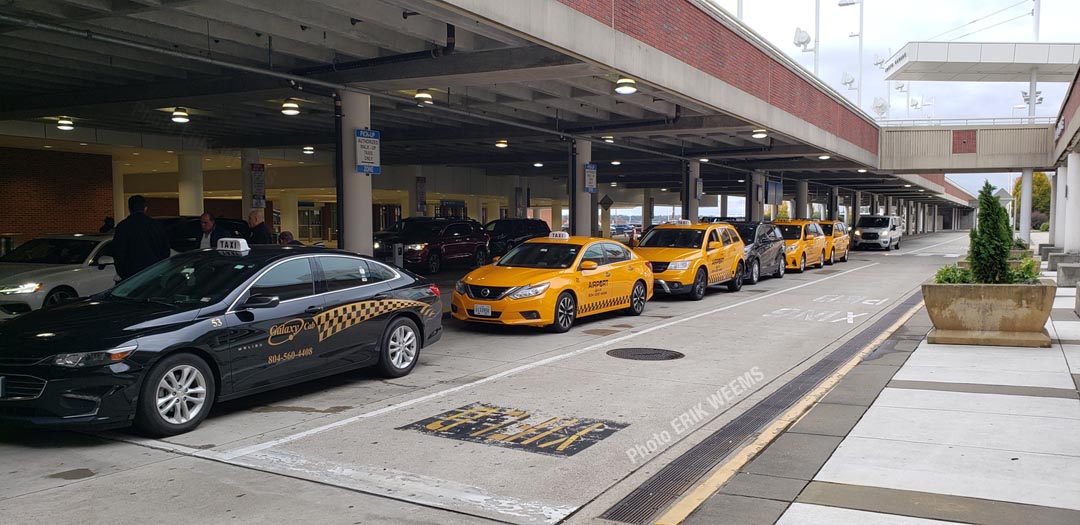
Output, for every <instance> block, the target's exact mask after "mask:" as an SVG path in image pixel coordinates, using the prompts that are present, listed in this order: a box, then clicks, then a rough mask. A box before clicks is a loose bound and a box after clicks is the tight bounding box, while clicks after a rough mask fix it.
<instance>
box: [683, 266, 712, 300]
mask: <svg viewBox="0 0 1080 525" xmlns="http://www.w3.org/2000/svg"><path fill="white" fill-rule="evenodd" d="M708 289H709V274H708V273H705V268H698V271H697V273H696V274H694V282H693V283H692V284H691V285H690V293H689V294H687V296H686V297H687V299H690V300H691V301H700V300H702V299H704V298H705V291H706V290H708Z"/></svg>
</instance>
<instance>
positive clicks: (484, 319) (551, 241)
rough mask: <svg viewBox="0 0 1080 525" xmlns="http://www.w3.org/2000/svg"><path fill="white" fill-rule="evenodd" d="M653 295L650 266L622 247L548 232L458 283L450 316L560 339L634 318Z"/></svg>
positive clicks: (610, 241) (612, 242) (598, 240)
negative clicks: (584, 325)
mask: <svg viewBox="0 0 1080 525" xmlns="http://www.w3.org/2000/svg"><path fill="white" fill-rule="evenodd" d="M652 294H653V274H652V268H651V267H650V266H649V262H648V261H646V260H645V259H643V258H641V257H640V256H638V255H635V254H634V253H633V252H631V251H630V250H629V249H627V248H626V247H625V246H623V245H622V244H620V243H618V242H615V241H612V240H609V239H600V238H595V237H571V236H570V235H568V234H567V233H565V232H553V233H551V234H550V235H549V236H548V237H541V238H537V239H531V240H529V241H526V242H524V243H521V244H519V245H518V246H516V247H514V248H513V249H512V250H510V251H509V252H508V253H507V254H506V255H505V256H503V257H502V258H501V259H497V260H496V261H495V262H494V263H493V264H490V265H487V266H483V267H481V268H477V269H476V270H473V271H472V272H470V273H469V274H468V275H466V276H465V277H464V278H462V279H461V280H460V281H458V282H457V284H456V285H455V286H454V297H453V301H452V302H451V306H450V310H451V314H452V315H453V317H454V318H455V319H458V320H460V321H466V322H471V323H490V324H504V325H528V326H546V327H548V329H550V330H551V331H553V332H566V331H567V330H569V329H570V327H572V326H573V325H574V322H575V321H576V320H577V319H578V318H581V317H586V316H589V315H595V314H600V313H604V312H612V311H617V310H621V311H624V312H625V313H627V314H629V315H641V313H642V312H643V311H645V302H646V301H648V300H649V299H651V298H652Z"/></svg>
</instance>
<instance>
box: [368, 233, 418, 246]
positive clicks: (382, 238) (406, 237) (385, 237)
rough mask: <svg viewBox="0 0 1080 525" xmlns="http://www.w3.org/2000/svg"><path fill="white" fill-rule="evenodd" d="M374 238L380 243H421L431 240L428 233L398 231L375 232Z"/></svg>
mask: <svg viewBox="0 0 1080 525" xmlns="http://www.w3.org/2000/svg"><path fill="white" fill-rule="evenodd" d="M375 240H376V241H378V242H379V243H380V244H388V245H389V244H399V243H400V244H422V243H426V242H431V237H430V236H428V235H417V234H402V233H398V232H380V233H376V234H375Z"/></svg>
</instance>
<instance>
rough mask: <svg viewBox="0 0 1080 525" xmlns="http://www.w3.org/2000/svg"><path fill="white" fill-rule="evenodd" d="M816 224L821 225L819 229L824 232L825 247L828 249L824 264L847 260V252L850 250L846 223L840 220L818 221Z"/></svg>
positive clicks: (849, 238)
mask: <svg viewBox="0 0 1080 525" xmlns="http://www.w3.org/2000/svg"><path fill="white" fill-rule="evenodd" d="M818 226H821V231H822V232H824V233H825V249H826V250H827V251H828V255H827V256H826V257H825V264H834V263H836V261H841V262H847V260H848V252H850V251H851V237H849V236H848V227H847V224H844V223H843V222H841V221H820V222H818Z"/></svg>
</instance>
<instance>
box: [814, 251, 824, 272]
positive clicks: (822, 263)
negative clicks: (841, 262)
mask: <svg viewBox="0 0 1080 525" xmlns="http://www.w3.org/2000/svg"><path fill="white" fill-rule="evenodd" d="M816 266H817V267H818V268H824V267H825V250H821V257H820V258H818V261H817V265H816Z"/></svg>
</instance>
